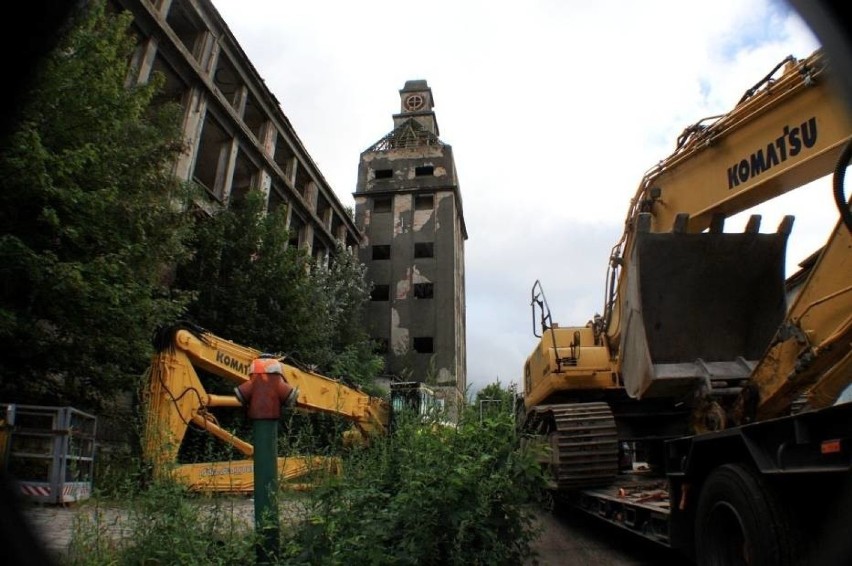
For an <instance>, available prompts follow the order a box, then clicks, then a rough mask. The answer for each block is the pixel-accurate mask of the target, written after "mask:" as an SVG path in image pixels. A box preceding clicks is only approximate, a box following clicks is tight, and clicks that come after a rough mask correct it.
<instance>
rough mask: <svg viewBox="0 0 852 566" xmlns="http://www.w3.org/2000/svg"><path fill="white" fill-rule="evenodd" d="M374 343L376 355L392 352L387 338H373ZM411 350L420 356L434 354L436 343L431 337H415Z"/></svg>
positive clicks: (412, 340)
mask: <svg viewBox="0 0 852 566" xmlns="http://www.w3.org/2000/svg"><path fill="white" fill-rule="evenodd" d="M373 341H374V342H375V343H376V348H375V350H374V352H375V353H376V354H387V353H388V352H389V351H390V348H389V346H388V339H387V338H373ZM411 349H412V350H414V351H415V352H417V353H418V354H433V353H434V352H435V341H434V339H433V338H432V337H431V336H415V337H414V338H412V339H411Z"/></svg>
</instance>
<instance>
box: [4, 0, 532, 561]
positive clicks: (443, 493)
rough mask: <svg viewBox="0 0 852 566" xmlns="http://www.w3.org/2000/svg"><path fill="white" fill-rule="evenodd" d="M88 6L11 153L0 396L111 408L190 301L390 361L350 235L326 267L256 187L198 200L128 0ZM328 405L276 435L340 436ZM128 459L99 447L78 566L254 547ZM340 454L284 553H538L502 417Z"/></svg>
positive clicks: (229, 331) (341, 351)
mask: <svg viewBox="0 0 852 566" xmlns="http://www.w3.org/2000/svg"><path fill="white" fill-rule="evenodd" d="M83 5H84V6H85V10H84V11H83V12H81V13H80V17H79V19H78V20H77V21H76V22H75V26H74V27H73V30H72V31H71V32H70V33H69V34H68V35H67V36H66V37H63V38H62V39H61V40H60V43H59V46H58V48H57V49H56V50H55V51H54V52H53V53H52V54H51V55H50V56H49V57H48V59H47V61H46V62H45V65H44V67H43V69H41V70H40V73H39V76H38V79H37V80H36V82H35V85H36V86H35V88H34V90H33V91H32V92H31V93H30V94H29V95H28V97H27V99H28V101H29V102H28V104H27V105H26V107H25V108H24V109H23V112H22V114H21V116H19V117H18V121H17V124H18V125H17V128H16V129H15V130H14V131H13V132H12V134H11V135H10V136H9V137H8V138H7V139H4V140H3V142H2V147H0V150H1V151H0V221H2V223H3V226H4V232H3V234H2V235H0V341H2V343H3V344H4V355H3V356H2V357H0V399H2V400H3V401H4V402H13V403H34V404H60V405H64V404H69V405H74V406H76V407H78V408H81V409H83V410H88V411H93V412H98V411H99V410H101V409H103V408H104V407H105V406H109V405H110V403H111V402H112V401H113V399H114V397H115V396H116V395H117V394H120V393H127V392H132V391H134V390H135V389H136V387H137V386H138V380H139V378H140V376H141V375H142V374H143V370H144V368H145V367H146V366H147V364H148V363H149V359H150V354H151V353H152V352H151V350H152V346H151V343H150V338H151V335H152V333H153V331H154V330H155V329H156V328H158V327H159V326H161V325H163V324H169V323H172V322H174V321H176V320H178V319H180V318H186V317H188V318H191V319H192V320H193V321H194V322H196V323H197V324H200V325H201V326H204V327H206V328H209V329H210V330H211V331H213V332H215V333H216V334H219V335H222V336H226V337H228V338H229V339H231V340H234V341H236V342H238V343H243V344H247V345H252V346H254V347H256V348H258V349H261V350H265V351H270V352H279V353H287V354H290V355H291V357H292V360H293V361H295V362H300V363H303V364H311V365H314V366H318V367H319V368H321V370H322V371H323V372H324V373H326V374H327V375H331V376H334V377H340V378H341V379H346V380H348V381H349V382H351V383H354V384H355V385H359V386H367V385H368V384H370V383H371V382H372V380H373V378H374V376H375V375H376V374H377V373H378V372H379V371H380V369H381V362H380V358H378V357H376V356H375V355H374V354H373V345H372V344H371V343H370V341H369V340H368V339H367V335H366V333H365V331H364V328H363V325H362V320H361V312H362V308H363V306H364V302H365V301H366V300H367V299H368V289H367V285H366V284H365V281H364V267H363V266H362V265H360V264H359V263H358V262H357V260H356V259H355V257H354V256H353V255H351V254H349V253H348V252H347V251H346V250H344V249H342V248H338V249H336V250H334V251H333V258H332V261H330V262H329V263H328V264H326V263H325V262H317V261H316V260H314V259H313V258H311V257H309V256H308V255H307V254H305V253H304V252H303V251H301V250H298V249H296V248H295V247H294V246H290V245H288V242H289V241H290V236H291V235H290V234H289V232H288V230H287V227H286V221H285V215H284V214H283V211H272V212H271V213H268V214H267V213H266V212H265V210H264V203H263V200H262V198H261V196H260V194H259V193H258V192H256V191H249V192H248V193H247V194H246V195H245V196H244V197H243V198H241V199H240V200H238V201H237V202H234V203H232V206H231V207H230V208H228V209H226V210H222V211H220V212H218V213H216V214H214V215H213V216H209V215H205V214H197V212H198V211H197V210H196V209H195V207H194V206H193V203H194V202H195V200H196V199H198V198H202V193H200V192H198V191H196V190H195V189H194V188H193V187H191V186H186V185H183V184H181V183H179V182H178V181H177V180H176V179H175V178H174V177H173V176H172V175H171V169H172V168H171V166H172V164H173V162H174V160H175V159H176V158H177V156H178V155H179V153H180V151H181V150H182V147H181V142H180V132H179V129H178V124H179V114H180V109H179V108H177V107H173V106H169V105H157V104H154V101H155V100H156V96H157V89H158V88H159V85H160V80H159V79H156V78H155V79H154V80H152V81H151V82H150V83H149V84H146V85H140V86H134V87H131V88H128V87H127V86H126V77H127V71H128V61H129V60H130V56H131V54H132V52H133V49H134V47H135V41H134V38H133V37H132V36H131V34H130V33H129V29H130V23H131V17H130V15H129V14H124V15H120V14H113V13H110V12H108V11H107V10H106V9H105V3H104V2H103V1H96V0H93V1H91V2H86V3H84V4H83ZM483 416H484V417H485V418H483ZM329 419H330V417H318V418H312V419H310V420H308V421H307V422H306V423H302V424H301V425H299V424H298V423H297V422H296V421H297V419H296V417H294V416H292V415H289V416H288V418H287V419H286V420H287V430H288V431H289V432H291V433H294V432H295V433H297V434H295V435H293V434H290V435H287V437H286V439H283V440H282V448H283V449H284V451H285V452H287V453H290V451H291V450H294V449H295V448H297V447H298V448H306V447H311V448H312V449H313V450H314V451H315V450H316V447H317V445H318V444H319V445H321V446H325V447H328V446H331V445H335V448H339V446H337V445H336V444H335V443H337V442H338V440H336V439H339V437H340V432H341V428H342V427H341V426H340V424H339V423H336V422H333V421H331V420H329ZM113 422H114V421H113ZM130 426H132V425H130ZM198 450H200V451H202V452H201V454H202V456H209V455H210V454H209V452H204V451H207V450H209V446H207V445H206V444H205V443H199V446H198ZM300 451H302V450H300ZM136 457H137V454H125V455H124V456H123V461H124V463H125V465H126V466H127V467H126V468H122V469H118V468H114V467H111V464H110V463H106V465H104V464H105V463H104V462H103V461H99V464H100V465H101V467H100V469H101V470H102V471H103V470H109V471H108V472H104V473H103V475H102V476H101V477H99V478H98V479H96V484H95V485H96V486H97V485H98V480H100V486H101V487H102V488H105V489H107V490H108V491H109V494H110V497H109V498H105V497H103V496H98V497H95V498H94V499H93V500H92V501H91V503H90V504H87V505H89V506H88V509H89V510H91V511H93V513H91V514H88V515H85V514H84V515H83V516H82V517H83V518H81V520H80V522H79V524H78V526H77V529H76V532H75V536H74V540H73V544H72V548H71V553H70V555H69V559H70V561H71V562H72V563H75V564H242V563H247V562H252V559H253V556H254V555H253V547H254V542H255V539H254V536H253V534H252V528H251V523H250V522H249V523H248V524H247V523H246V521H245V519H244V517H242V516H240V515H239V514H238V513H237V512H236V510H235V509H234V508H233V507H230V509H229V508H228V506H227V505H226V502H225V500H216V499H213V500H209V499H204V498H200V497H198V496H194V495H191V494H188V493H187V492H186V491H185V490H184V489H183V488H180V487H178V486H175V485H170V484H162V483H154V484H147V483H145V481H144V480H143V479H142V478H145V477H146V476H145V474H144V473H143V472H142V470H141V469H140V466H139V465H138V460H136ZM344 470H345V473H344V475H343V476H341V477H339V478H336V479H334V480H332V481H331V482H329V483H327V484H324V485H323V486H322V487H321V488H320V489H317V490H316V491H314V492H313V493H311V494H310V495H308V496H302V498H303V500H302V501H301V503H302V506H301V507H300V508H299V509H301V511H300V512H295V513H293V512H291V513H290V514H289V515H288V517H289V519H288V520H287V521H284V522H282V525H283V527H284V529H283V532H282V556H281V562H282V563H288V564H329V565H336V564H343V563H346V564H349V563H353V564H439V563H440V564H517V563H520V562H522V561H524V560H526V559H528V558H529V544H530V542H531V540H532V536H533V530H532V523H531V518H530V514H529V510H528V508H527V504H528V503H529V502H530V501H532V500H533V498H534V496H535V494H536V493H537V490H538V489H539V488H540V486H541V482H540V475H539V471H538V466H537V465H536V464H535V462H534V461H533V460H532V459H531V458H530V457H529V455H527V454H524V453H523V452H522V451H519V449H518V443H517V442H516V438H515V431H514V427H513V423H512V420H511V414H510V413H509V412H505V413H504V412H502V411H494V412H490V413H489V414H488V415H481V414H480V413H479V412H478V411H476V409H475V408H473V409H470V410H468V411H467V412H466V413H465V414H464V415H463V417H462V419H461V421H460V422H459V423H458V426H456V427H448V426H445V425H441V424H439V421H436V422H434V423H425V424H424V423H420V422H409V423H405V424H403V425H402V426H400V427H399V428H398V429H397V430H396V431H395V433H394V434H393V435H390V436H388V437H383V438H379V439H376V441H375V442H373V443H372V444H371V445H370V446H369V447H367V448H363V449H359V450H356V451H354V452H348V453H346V456H345V461H344Z"/></svg>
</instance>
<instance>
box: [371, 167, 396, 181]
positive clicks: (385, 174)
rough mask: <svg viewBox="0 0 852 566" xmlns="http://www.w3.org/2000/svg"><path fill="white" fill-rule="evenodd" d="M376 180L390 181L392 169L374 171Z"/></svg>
mask: <svg viewBox="0 0 852 566" xmlns="http://www.w3.org/2000/svg"><path fill="white" fill-rule="evenodd" d="M375 176H376V179H391V178H393V169H376V170H375Z"/></svg>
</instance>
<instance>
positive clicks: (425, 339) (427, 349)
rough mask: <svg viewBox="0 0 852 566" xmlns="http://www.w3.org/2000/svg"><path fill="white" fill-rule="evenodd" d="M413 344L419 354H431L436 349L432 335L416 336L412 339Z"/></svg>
mask: <svg viewBox="0 0 852 566" xmlns="http://www.w3.org/2000/svg"><path fill="white" fill-rule="evenodd" d="M412 346H413V348H414V351H415V352H417V353H418V354H431V353H433V352H434V351H435V350H434V347H433V346H432V337H431V336H415V337H414V339H413V341H412Z"/></svg>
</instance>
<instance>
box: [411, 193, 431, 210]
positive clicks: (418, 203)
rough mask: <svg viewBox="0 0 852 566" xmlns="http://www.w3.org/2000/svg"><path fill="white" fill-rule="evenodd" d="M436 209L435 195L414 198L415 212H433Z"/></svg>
mask: <svg viewBox="0 0 852 566" xmlns="http://www.w3.org/2000/svg"><path fill="white" fill-rule="evenodd" d="M434 207H435V197H434V196H433V195H417V196H415V197H414V210H432V209H433V208H434Z"/></svg>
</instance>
